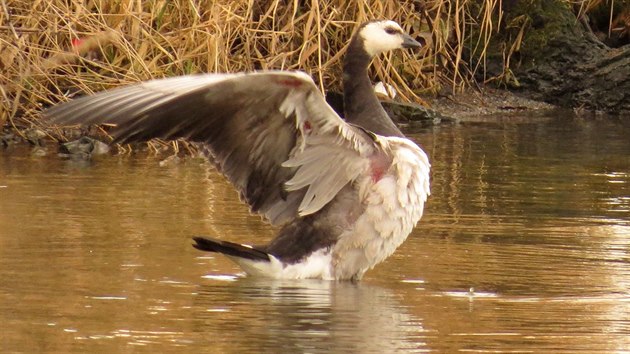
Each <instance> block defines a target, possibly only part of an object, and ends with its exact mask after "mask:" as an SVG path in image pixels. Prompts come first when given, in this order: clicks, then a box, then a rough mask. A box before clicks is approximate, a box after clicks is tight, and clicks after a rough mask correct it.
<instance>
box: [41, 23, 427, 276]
mask: <svg viewBox="0 0 630 354" xmlns="http://www.w3.org/2000/svg"><path fill="white" fill-rule="evenodd" d="M419 46H420V43H418V42H417V41H415V40H414V39H413V38H412V37H410V36H409V35H408V34H406V33H404V32H403V30H402V29H401V27H400V26H399V25H398V24H397V23H396V22H393V21H389V20H385V21H371V22H368V23H365V24H363V25H361V26H360V27H359V29H358V31H357V32H356V33H355V35H354V36H353V37H352V39H351V41H350V44H349V48H348V52H347V53H346V59H345V63H344V80H343V81H344V88H345V107H346V108H345V109H346V114H345V119H346V120H343V119H342V118H340V117H339V115H337V113H335V111H334V110H333V109H332V108H331V107H330V106H329V105H328V104H327V103H326V101H325V99H324V97H323V95H322V94H321V92H320V91H319V90H318V89H317V86H316V85H315V83H314V82H313V80H312V78H311V77H310V76H308V75H307V74H305V73H303V72H289V71H261V72H250V73H233V74H200V75H190V76H180V77H174V78H165V79H157V80H151V81H145V82H141V83H138V84H133V85H130V86H125V87H121V88H116V89H112V90H109V91H103V92H100V93H97V94H95V95H92V96H84V97H81V98H78V99H74V100H71V101H69V102H65V103H62V104H59V105H57V106H54V107H52V108H49V109H48V110H46V111H44V114H43V115H44V118H45V119H47V120H48V121H49V122H50V124H56V125H76V124H83V125H91V124H106V123H107V124H110V125H112V126H113V129H112V131H111V132H110V134H111V135H112V137H113V143H131V142H141V141H146V140H149V139H153V138H162V139H179V138H184V139H187V140H189V141H191V142H195V143H197V144H198V146H199V148H200V151H201V152H202V153H203V154H204V155H205V156H206V157H207V158H208V160H209V161H210V162H211V163H213V164H214V165H215V166H216V168H217V169H218V171H220V172H221V173H222V174H223V175H224V176H225V177H226V178H227V180H228V181H229V182H231V184H232V185H233V186H234V187H235V188H236V190H237V191H238V192H239V194H240V198H241V200H242V201H244V202H246V203H247V204H248V205H249V208H250V210H251V212H253V213H258V214H260V215H261V216H262V217H263V218H264V219H266V221H268V222H269V223H271V224H272V225H274V226H276V227H277V229H278V233H277V236H276V237H275V238H274V239H273V240H271V242H269V243H268V244H266V245H261V246H249V245H244V244H239V243H235V242H229V241H223V240H220V239H215V238H209V237H194V238H193V239H194V242H195V243H194V244H193V246H194V247H195V248H197V249H199V250H202V251H209V252H217V253H221V254H224V255H225V256H227V257H228V258H230V259H231V260H232V261H234V262H236V263H237V264H238V265H239V266H240V267H241V268H242V269H243V270H244V271H245V272H246V273H247V274H248V275H250V276H260V277H268V278H277V279H304V278H317V279H326V280H355V281H356V280H359V279H361V278H362V277H363V275H364V273H365V272H366V271H367V270H369V269H371V268H373V267H374V266H375V265H376V264H378V263H380V262H382V261H383V260H384V259H385V258H387V257H389V256H390V255H391V254H392V253H393V252H394V251H395V249H396V248H398V246H400V245H401V244H402V242H403V241H404V240H405V239H406V238H407V236H408V235H409V234H410V233H411V231H412V229H413V228H414V227H415V225H416V223H417V222H418V221H419V220H420V218H421V216H422V213H423V208H424V203H425V201H426V200H427V197H428V196H429V169H430V165H429V161H428V157H427V155H426V154H425V153H424V151H422V149H421V148H420V147H418V145H416V144H415V143H414V142H413V141H411V140H409V139H407V138H406V137H405V136H404V135H403V134H402V132H400V130H399V129H398V128H397V127H396V125H395V124H394V123H393V122H392V121H391V119H390V118H389V117H388V116H387V114H386V113H385V111H384V110H383V109H382V107H381V106H380V104H379V101H378V100H377V98H376V96H375V94H374V92H373V90H372V87H371V84H370V80H369V78H368V76H367V68H368V65H369V63H370V61H371V59H372V58H373V57H374V56H376V55H378V54H379V53H382V52H384V51H389V50H394V49H400V48H409V47H419Z"/></svg>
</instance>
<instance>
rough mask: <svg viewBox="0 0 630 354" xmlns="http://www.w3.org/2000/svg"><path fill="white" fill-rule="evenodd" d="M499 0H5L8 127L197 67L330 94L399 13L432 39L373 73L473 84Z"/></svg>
mask: <svg viewBox="0 0 630 354" xmlns="http://www.w3.org/2000/svg"><path fill="white" fill-rule="evenodd" d="M591 1H593V0H591ZM500 5H501V2H500V1H499V0H484V1H472V0H452V1H447V0H433V1H431V0H428V1H426V2H421V1H397V0H381V1H358V0H336V1H333V0H312V1H307V2H302V1H296V0H294V1H287V0H285V1H280V0H262V1H243V0H241V1H233V0H196V1H192V0H191V1H170V0H150V1H133V0H121V1H111V0H85V1H78V0H0V7H1V8H0V75H1V76H0V79H1V82H0V84H1V85H0V97H1V102H0V126H4V125H5V124H10V125H13V126H14V127H17V128H25V127H29V126H33V125H38V121H37V117H38V112H39V111H41V109H42V108H43V107H46V106H49V105H52V104H55V103H57V102H60V101H64V100H67V99H68V98H69V97H71V96H74V95H76V94H86V93H87V94H89V93H91V92H95V91H100V90H103V89H107V88H112V87H116V86H120V85H126V84H129V83H131V82H135V81H139V80H147V79H151V78H159V77H166V76H173V75H182V74H191V73H201V72H238V71H251V70H264V69H284V70H303V71H306V72H307V73H309V74H310V75H312V77H313V78H314V80H315V82H316V83H318V85H319V86H320V87H321V89H322V90H323V91H324V90H339V89H340V84H341V83H340V77H341V75H340V73H341V61H340V58H341V56H342V55H343V53H344V49H345V45H346V42H347V40H348V39H349V37H350V36H351V34H352V31H353V30H354V29H355V28H356V26H357V25H358V24H359V23H361V22H363V21H366V20H371V19H382V18H387V19H393V20H396V21H397V22H399V23H400V24H401V25H402V27H403V28H404V29H405V30H406V31H408V32H409V33H411V34H412V35H414V36H416V37H419V36H423V37H425V39H426V40H427V42H428V43H429V45H427V46H426V48H425V50H424V51H423V52H421V53H409V52H405V53H402V54H401V53H395V54H388V55H386V56H383V57H381V58H377V59H376V60H375V61H374V65H373V68H372V73H371V76H372V78H373V79H375V80H378V81H384V82H387V83H389V84H391V85H393V86H394V87H395V88H396V89H397V91H398V92H399V94H400V96H401V97H402V99H403V100H405V101H419V98H418V96H417V95H418V94H422V93H426V92H437V91H439V90H440V89H441V88H442V87H444V86H448V87H454V88H458V87H464V86H465V85H466V83H467V82H469V80H470V78H471V77H472V75H473V73H474V72H475V71H476V70H480V69H483V64H484V62H483V61H484V53H485V50H486V48H487V45H488V43H489V39H490V37H491V36H492V35H493V33H495V32H496V31H497V30H498V28H499V24H500V22H501V21H502V16H501V9H500ZM473 28H474V29H475V30H474V31H473V30H472V29H473ZM473 32H475V33H477V35H476V38H472V37H471V33H473ZM465 41H470V43H472V47H473V48H474V51H475V52H476V53H478V54H479V55H476V56H475V58H477V59H475V62H465V61H464V60H463V49H464V46H465V44H466V43H465ZM512 50H514V47H513V48H512ZM19 130H20V129H17V131H19Z"/></svg>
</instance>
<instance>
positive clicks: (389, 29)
mask: <svg viewBox="0 0 630 354" xmlns="http://www.w3.org/2000/svg"><path fill="white" fill-rule="evenodd" d="M385 33H387V34H397V33H398V30H397V29H396V28H393V27H387V28H385Z"/></svg>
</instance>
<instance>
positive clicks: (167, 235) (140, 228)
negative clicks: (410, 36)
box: [0, 114, 630, 353]
mask: <svg viewBox="0 0 630 354" xmlns="http://www.w3.org/2000/svg"><path fill="white" fill-rule="evenodd" d="M626 121H627V122H626V123H623V122H620V121H616V120H603V119H602V120H591V119H577V118H570V117H562V114H559V115H558V116H556V117H537V118H531V117H520V118H519V117H513V118H510V119H485V120H480V121H479V122H467V123H461V124H445V125H440V126H435V127H418V128H409V129H408V132H409V134H410V135H411V136H412V137H413V138H414V139H415V140H416V141H419V142H420V143H421V144H422V146H423V147H424V148H425V150H426V151H427V153H428V154H429V156H430V158H431V160H432V164H433V172H432V192H433V194H432V196H431V197H430V199H429V202H428V204H427V210H426V214H425V216H424V218H423V219H422V221H421V223H420V225H419V226H418V227H417V228H416V229H415V231H414V233H413V234H412V235H411V236H410V238H409V239H408V240H407V241H406V243H405V244H404V245H403V246H402V247H401V248H400V249H399V250H398V251H397V252H396V253H395V255H394V256H392V257H391V258H390V259H388V260H387V261H386V262H385V263H383V264H381V265H379V266H377V268H376V269H374V270H372V271H370V272H368V273H367V275H366V277H365V278H364V280H363V281H362V282H360V283H358V284H352V283H335V282H326V281H269V280H255V279H249V278H242V277H240V276H238V274H239V269H238V268H237V267H236V266H234V265H232V264H231V263H230V262H229V261H228V260H226V259H225V258H222V257H219V256H217V257H214V256H212V255H211V254H205V253H202V252H199V251H197V250H195V249H193V248H192V247H191V246H190V244H191V241H190V237H191V236H193V235H210V236H219V237H221V238H225V239H232V240H237V241H242V242H248V243H259V242H261V241H265V240H268V239H269V238H270V237H271V235H272V234H273V230H272V229H271V228H269V227H268V226H266V225H265V224H263V223H262V222H261V221H260V219H259V218H258V217H256V216H250V215H248V213H247V210H246V208H245V207H244V206H243V205H242V204H241V203H239V202H238V200H237V197H236V193H235V192H234V191H233V190H232V189H231V187H230V186H229V185H227V184H226V183H225V182H224V181H223V180H222V177H221V176H219V175H217V174H216V173H215V172H212V171H209V170H208V167H207V165H206V164H204V163H203V161H202V160H199V159H193V158H189V159H184V160H182V161H181V162H180V163H174V164H167V165H166V166H160V165H159V161H160V160H162V159H164V158H165V157H166V156H159V157H155V156H147V155H145V154H138V155H135V156H114V157H105V158H98V159H96V160H95V161H93V162H91V163H88V164H81V163H76V162H71V161H67V160H62V159H60V158H57V157H55V156H52V155H53V154H50V156H46V157H37V156H35V155H33V154H31V151H30V149H29V148H27V147H13V148H10V149H8V150H0V351H1V352H129V351H134V352H193V351H198V352H210V353H220V352H225V353H242V352H291V353H293V352H309V353H312V352H325V353H330V352H357V353H388V352H426V351H434V352H445V353H452V352H457V351H462V352H502V353H505V352H556V353H557V352H565V353H576V352H589V353H591V352H617V353H619V352H630V139H629V138H628V137H630V121H628V120H627V119H626Z"/></svg>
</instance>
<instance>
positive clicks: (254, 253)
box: [193, 237, 270, 262]
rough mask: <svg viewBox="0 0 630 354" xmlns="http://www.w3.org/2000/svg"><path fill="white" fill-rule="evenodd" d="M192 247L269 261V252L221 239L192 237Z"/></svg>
mask: <svg viewBox="0 0 630 354" xmlns="http://www.w3.org/2000/svg"><path fill="white" fill-rule="evenodd" d="M193 240H194V241H195V243H194V244H193V247H195V248H196V249H198V250H202V251H208V252H217V253H222V254H225V255H228V256H234V257H240V258H246V259H251V260H253V261H267V262H269V261H270V258H269V254H268V253H266V252H263V251H261V250H257V249H255V248H253V247H251V246H245V245H241V244H239V243H234V242H229V241H221V240H217V239H212V238H207V237H193Z"/></svg>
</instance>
